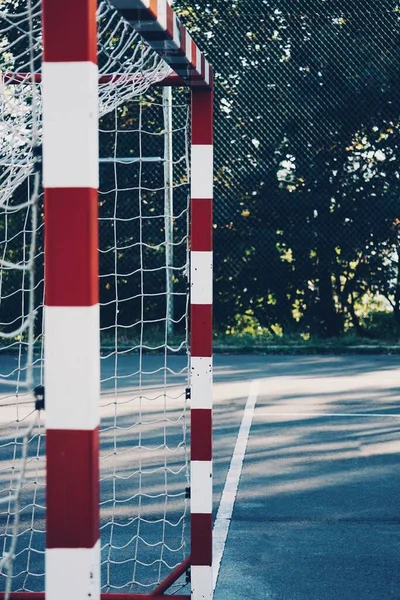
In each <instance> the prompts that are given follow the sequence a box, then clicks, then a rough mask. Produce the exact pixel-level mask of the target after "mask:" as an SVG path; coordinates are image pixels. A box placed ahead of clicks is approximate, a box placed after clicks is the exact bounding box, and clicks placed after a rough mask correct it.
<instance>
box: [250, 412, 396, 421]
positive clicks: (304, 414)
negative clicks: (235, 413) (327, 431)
mask: <svg viewBox="0 0 400 600" xmlns="http://www.w3.org/2000/svg"><path fill="white" fill-rule="evenodd" d="M257 417H314V418H316V419H323V418H324V417H374V418H376V417H387V418H393V417H397V418H400V414H399V413H397V414H394V413H313V412H309V413H307V412H282V413H278V412H257Z"/></svg>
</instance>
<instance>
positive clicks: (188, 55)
mask: <svg viewBox="0 0 400 600" xmlns="http://www.w3.org/2000/svg"><path fill="white" fill-rule="evenodd" d="M185 43H186V58H187V59H188V62H189V63H191V62H192V38H191V37H190V34H189V32H188V31H186V42H185Z"/></svg>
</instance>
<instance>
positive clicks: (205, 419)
mask: <svg viewBox="0 0 400 600" xmlns="http://www.w3.org/2000/svg"><path fill="white" fill-rule="evenodd" d="M190 429H191V434H190V440H191V441H190V457H191V460H212V410H211V409H209V408H192V410H191V411H190Z"/></svg>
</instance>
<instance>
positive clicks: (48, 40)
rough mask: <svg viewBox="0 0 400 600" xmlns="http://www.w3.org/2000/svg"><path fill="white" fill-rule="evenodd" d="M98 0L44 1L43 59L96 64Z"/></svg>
mask: <svg viewBox="0 0 400 600" xmlns="http://www.w3.org/2000/svg"><path fill="white" fill-rule="evenodd" d="M96 10H97V0H68V6H67V7H65V10H62V7H61V6H60V2H59V0H43V1H42V15H43V16H42V19H43V45H44V60H45V61H49V62H61V61H64V62H71V61H91V62H94V63H95V64H97V24H96Z"/></svg>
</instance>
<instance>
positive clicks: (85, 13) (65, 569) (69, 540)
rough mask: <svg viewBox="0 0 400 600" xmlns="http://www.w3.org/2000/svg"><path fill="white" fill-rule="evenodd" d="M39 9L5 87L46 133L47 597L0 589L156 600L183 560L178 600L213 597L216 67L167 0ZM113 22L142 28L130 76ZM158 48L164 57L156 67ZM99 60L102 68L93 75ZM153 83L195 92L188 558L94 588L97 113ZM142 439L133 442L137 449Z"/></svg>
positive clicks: (46, 1) (62, 599)
mask: <svg viewBox="0 0 400 600" xmlns="http://www.w3.org/2000/svg"><path fill="white" fill-rule="evenodd" d="M27 6H28V11H27V13H28V16H29V18H33V17H32V11H33V12H35V11H36V13H35V15H36V18H37V14H38V12H37V8H38V3H37V2H36V3H31V2H30V0H27ZM0 9H1V7H0ZM101 10H103V12H101ZM107 11H113V12H112V18H111V17H110V20H109V21H107V26H106V27H105V29H104V30H103V31H102V32H101V35H102V36H103V39H105V38H107V42H108V41H109V40H110V39H111V40H112V37H113V35H114V37H115V40H114V41H113V42H112V43H113V44H114V46H113V52H114V50H115V48H117V50H118V52H117V51H115V52H114V54H113V52H111V53H109V54H108V55H107V57H106V58H104V52H103V48H99V47H98V34H97V31H98V24H99V14H100V18H103V20H104V15H105V14H106V13H107V14H108V12H107ZM41 15H42V30H43V62H42V64H41V68H40V66H39V67H38V65H37V61H36V57H35V55H34V52H33V51H31V52H30V53H29V60H28V64H27V68H26V70H25V72H22V71H20V72H18V73H15V72H12V70H9V71H8V72H5V73H4V72H3V73H2V79H3V83H5V84H8V85H12V84H17V85H18V84H21V83H22V84H25V85H26V86H28V87H29V86H30V85H31V86H35V85H40V86H41V103H42V107H41V111H42V112H41V124H40V125H37V124H36V125H35V126H36V127H38V128H39V129H40V131H39V132H38V133H37V135H38V136H39V137H40V136H41V144H42V152H43V158H42V172H43V189H44V207H45V208H44V214H45V252H44V254H45V309H44V329H45V365H44V388H45V415H46V462H47V464H46V511H47V512H46V549H45V565H46V567H45V569H46V575H45V594H44V593H40V592H32V593H31V592H29V591H21V592H18V591H17V592H11V593H8V592H7V591H6V592H5V593H4V592H3V593H0V598H4V597H9V598H11V599H14V600H22V599H26V600H28V599H29V597H31V598H35V600H36V599H38V598H44V597H45V598H46V600H67V599H68V600H71V599H72V598H73V599H74V600H84V599H85V600H86V599H87V598H91V599H92V600H99V598H100V596H101V598H104V599H106V598H109V599H110V600H134V599H140V598H145V597H148V596H150V597H153V598H162V597H165V595H164V592H167V590H168V589H169V586H170V584H171V583H174V582H175V581H176V580H177V578H178V577H180V576H182V574H183V573H184V572H185V571H187V570H188V569H189V568H190V580H191V584H190V585H191V595H190V596H189V595H174V596H173V597H174V598H177V599H179V598H180V599H183V598H189V597H191V598H192V599H193V600H200V599H207V600H210V599H211V598H212V595H213V591H212V587H213V586H212V187H213V117H212V102H213V94H212V86H213V83H212V70H211V67H210V66H209V64H208V62H207V60H206V59H205V57H204V56H203V55H202V54H201V52H200V50H199V49H198V47H197V46H196V45H195V43H194V42H193V40H192V39H191V37H190V35H189V34H188V32H187V31H186V30H185V28H184V27H183V25H182V24H181V23H180V22H179V20H178V18H177V16H176V15H175V13H174V11H173V9H172V8H171V7H170V5H169V4H168V2H167V1H166V0H105V1H104V0H103V1H102V2H100V9H99V7H98V3H97V0H69V2H68V3H67V4H65V5H62V3H61V4H60V2H59V0H41ZM96 15H97V16H96ZM117 21H118V27H120V28H121V29H120V31H125V30H126V28H132V29H133V30H134V31H136V32H137V33H138V34H140V36H141V40H142V41H140V42H139V44H140V57H141V59H140V61H141V62H140V66H139V67H138V70H137V72H133V73H132V71H131V70H130V69H129V68H127V67H126V65H128V67H129V65H130V64H131V63H129V60H127V61H126V60H125V58H124V57H125V56H126V55H127V54H129V53H130V52H132V53H134V52H136V50H137V49H136V48H134V47H133V46H132V45H130V44H131V42H130V43H128V44H126V43H125V44H124V45H123V48H122V47H121V44H120V40H119V39H118V34H116V33H115V32H116V27H117V25H116V23H117ZM32 33H34V29H33V28H32V29H31V30H30V34H31V39H30V44H32V47H33V46H34V45H35V44H37V41H38V40H37V39H35V38H34V36H33V35H32ZM99 37H100V34H99ZM137 43H138V42H137V40H136V44H137ZM116 54H118V60H115V62H114V63H113V61H112V60H111V59H110V56H111V58H112V57H113V56H116ZM157 56H158V57H161V59H162V62H160V61H159V60H158V59H157V60H158V62H157V60H156V57H157ZM98 58H99V59H101V61H102V63H103V67H104V68H103V70H102V71H100V73H99V69H98ZM124 61H125V62H124ZM124 68H125V70H123V69H124ZM145 68H146V69H147V70H146V71H145ZM160 83H161V85H173V86H186V87H187V88H189V89H190V93H191V152H190V153H191V168H190V171H191V173H190V177H191V198H190V212H191V225H190V227H191V230H190V277H189V281H190V320H189V322H190V352H189V354H190V391H188V393H187V395H188V396H189V397H190V438H191V441H190V450H191V458H190V492H189V493H188V495H190V537H191V542H190V556H188V557H187V558H186V559H185V560H183V561H182V563H181V564H180V565H179V566H178V567H177V568H175V569H174V570H173V571H172V572H171V573H170V574H169V575H168V576H167V577H166V578H165V579H164V580H163V581H161V582H159V583H158V585H157V586H156V587H154V588H153V589H151V590H149V591H148V593H147V594H144V593H143V594H141V593H129V592H128V593H122V592H121V593H118V592H113V593H107V592H104V593H102V592H101V590H102V585H101V581H100V579H101V575H100V570H101V569H100V520H99V504H100V502H101V500H100V498H99V481H100V472H99V452H100V448H99V424H100V412H99V399H100V325H99V321H100V317H99V313H100V307H99V289H98V288H99V251H98V248H99V239H98V188H99V139H98V138H99V126H98V118H99V113H100V114H101V113H102V107H104V105H105V104H107V102H110V103H111V104H113V103H114V104H115V106H117V104H118V102H117V101H115V97H116V96H119V97H121V96H123V94H124V93H126V94H127V97H129V94H131V95H134V94H132V93H131V91H130V90H131V88H132V87H135V86H136V87H137V88H138V91H137V92H135V94H140V93H142V92H145V91H146V90H148V89H151V86H152V85H153V86H154V85H156V84H160ZM99 90H100V91H99ZM125 90H128V92H125ZM38 104H40V102H39V101H38ZM24 118H25V117H24ZM41 127H42V130H41ZM32 147H33V145H32ZM33 150H34V148H33ZM24 156H25V155H24ZM171 160H173V159H171ZM17 163H18V161H17V162H15V164H16V165H17V166H16V168H14V170H13V172H12V173H11V174H8V188H7V189H10V188H12V187H13V186H14V185H15V186H16V185H17V184H18V177H20V172H21V165H18V164H17ZM10 193H11V192H10ZM114 227H116V225H115V223H114ZM4 264H5V263H4ZM32 318H33V317H32ZM142 447H143V446H142V442H141V441H139V444H138V448H139V452H141V451H142ZM139 477H140V474H139ZM144 521H145V519H144ZM164 527H165V524H164ZM137 536H138V539H140V535H139V533H138V534H137ZM156 545H157V543H154V546H156ZM148 546H150V547H151V543H148ZM148 566H150V567H151V566H152V563H149V565H148ZM135 568H136V567H135Z"/></svg>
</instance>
